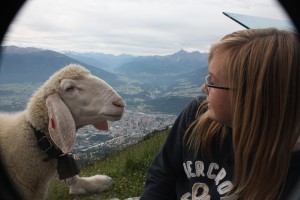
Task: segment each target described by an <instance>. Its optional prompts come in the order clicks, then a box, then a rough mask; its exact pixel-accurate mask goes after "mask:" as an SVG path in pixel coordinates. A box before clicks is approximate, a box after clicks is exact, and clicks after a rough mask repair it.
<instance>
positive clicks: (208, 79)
mask: <svg viewBox="0 0 300 200" xmlns="http://www.w3.org/2000/svg"><path fill="white" fill-rule="evenodd" d="M207 82H208V84H209V85H214V83H212V82H211V77H210V76H208V77H207Z"/></svg>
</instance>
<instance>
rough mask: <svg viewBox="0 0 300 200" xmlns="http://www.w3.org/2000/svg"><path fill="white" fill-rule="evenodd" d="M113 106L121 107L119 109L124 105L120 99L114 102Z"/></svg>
mask: <svg viewBox="0 0 300 200" xmlns="http://www.w3.org/2000/svg"><path fill="white" fill-rule="evenodd" d="M113 105H115V106H117V107H121V108H124V107H125V103H124V101H123V100H122V99H118V100H116V101H114V102H113Z"/></svg>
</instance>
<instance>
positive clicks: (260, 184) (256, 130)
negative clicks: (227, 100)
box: [185, 28, 300, 200]
mask: <svg viewBox="0 0 300 200" xmlns="http://www.w3.org/2000/svg"><path fill="white" fill-rule="evenodd" d="M219 52H221V53H222V54H223V55H225V56H223V57H222V58H225V60H224V61H223V60H222V62H223V63H224V65H225V66H226V67H224V68H223V70H225V71H224V72H225V73H226V75H227V77H228V80H229V87H230V88H231V99H232V105H231V107H232V116H233V118H232V125H231V126H232V127H231V128H232V143H233V150H234V160H235V164H234V165H235V166H234V178H233V183H234V185H235V188H234V191H233V192H232V193H234V194H237V195H239V197H240V198H241V199H251V200H252V199H253V200H254V199H255V200H257V199H267V200H268V199H276V198H278V196H279V195H280V191H281V188H282V186H283V184H284V181H285V177H286V175H287V173H288V167H289V163H290V157H291V152H292V150H293V148H294V146H295V144H296V141H297V138H298V137H299V135H300V127H299V126H300V125H299V124H300V123H299V122H300V106H299V100H300V78H299V77H300V46H299V41H298V36H297V35H296V34H295V33H292V32H289V31H284V30H277V29H273V28H272V29H249V30H244V31H238V32H234V33H232V34H230V35H227V36H225V37H224V38H223V39H222V40H221V41H220V42H218V43H216V44H214V45H212V47H211V52H210V55H209V62H210V61H211V59H212V58H213V56H214V55H215V54H218V53H219ZM205 109H206V103H205V102H204V103H203V104H202V105H201V110H202V111H199V113H201V112H202V113H203V110H205ZM220 129H221V133H220ZM227 129H228V127H226V126H225V125H222V124H220V123H218V122H215V121H213V120H211V119H209V118H208V116H207V114H206V113H205V112H204V114H201V115H200V114H199V117H198V118H197V119H196V121H194V123H193V124H192V125H191V126H190V128H189V129H188V130H187V132H186V135H185V138H186V139H187V145H188V146H189V147H190V148H191V149H193V150H194V152H195V153H197V152H199V151H201V152H206V153H209V154H211V152H212V149H211V148H213V147H212V145H211V140H212V138H213V137H214V136H215V135H216V134H217V133H220V134H221V136H220V138H221V140H222V139H223V138H224V137H225V136H226V134H227Z"/></svg>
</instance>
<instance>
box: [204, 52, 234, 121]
mask: <svg viewBox="0 0 300 200" xmlns="http://www.w3.org/2000/svg"><path fill="white" fill-rule="evenodd" d="M222 60H223V55H222V54H216V55H214V57H213V58H212V60H211V62H210V64H209V68H208V69H209V70H208V72H209V74H208V76H207V82H208V83H209V84H211V85H214V86H219V87H225V88H226V87H228V80H227V77H226V75H225V72H224V71H225V70H224V69H225V67H227V66H223V65H222ZM201 90H202V91H203V92H204V93H206V94H207V101H208V117H209V118H210V119H212V120H215V121H218V122H220V123H222V124H226V125H228V126H231V121H232V114H231V98H230V90H225V89H220V88H214V87H209V86H208V87H206V86H205V84H203V85H202V87H201Z"/></svg>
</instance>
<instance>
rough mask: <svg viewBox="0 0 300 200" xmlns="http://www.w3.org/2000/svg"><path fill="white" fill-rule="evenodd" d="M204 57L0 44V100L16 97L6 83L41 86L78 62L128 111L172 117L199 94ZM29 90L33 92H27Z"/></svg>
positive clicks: (180, 53) (7, 107) (205, 66)
mask: <svg viewBox="0 0 300 200" xmlns="http://www.w3.org/2000/svg"><path fill="white" fill-rule="evenodd" d="M207 57H208V54H207V53H200V52H197V51H195V52H187V51H184V50H180V51H179V52H176V53H174V54H171V55H166V56H132V55H125V54H122V55H118V56H115V55H111V54H101V53H93V52H92V53H79V52H72V51H67V52H56V51H52V50H45V49H38V48H32V47H28V48H23V47H17V46H3V47H2V48H1V58H0V67H1V69H0V70H1V71H0V83H1V85H2V87H0V95H1V94H5V96H4V95H2V96H1V99H4V100H5V98H8V96H9V95H8V94H10V95H16V94H18V93H17V92H16V90H15V89H14V91H9V90H10V89H8V87H6V86H7V84H10V85H9V86H11V84H19V86H18V87H22V86H23V85H24V84H25V83H26V84H35V85H38V84H42V83H43V82H44V81H45V80H47V79H48V77H49V76H51V74H53V73H54V72H55V71H57V70H59V69H60V68H62V67H64V66H65V65H68V64H70V63H78V64H81V65H83V66H85V67H86V68H87V69H89V70H90V71H91V73H92V74H94V75H96V76H98V77H100V78H102V79H104V80H105V81H106V82H108V83H109V84H110V85H112V86H113V87H114V88H115V89H116V91H118V92H119V94H120V95H121V96H122V97H123V98H124V99H125V101H126V104H127V106H129V108H131V109H133V110H142V111H149V112H163V113H167V114H178V113H179V111H180V110H181V109H182V108H183V107H184V106H185V105H186V104H187V102H188V101H190V100H191V99H192V98H193V97H194V96H197V95H199V94H201V92H200V86H201V85H202V83H203V80H204V79H203V78H204V77H205V75H206V74H207ZM5 87H6V88H5ZM14 88H15V87H14ZM19 89H20V88H19ZM33 89H34V87H33ZM1 90H2V91H1ZM30 92H33V91H28V93H30ZM26 95H27V96H30V94H26ZM14 98H18V97H17V96H15V97H14ZM12 99H13V97H12ZM4 100H3V101H0V110H1V109H2V108H5V109H4V110H13V108H9V106H8V105H3V104H5V101H4ZM22 101H26V99H24V100H22ZM22 101H18V102H19V104H20V105H21V106H19V107H18V106H16V107H17V108H18V109H21V108H22V105H23V107H24V105H26V103H25V102H22Z"/></svg>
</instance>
